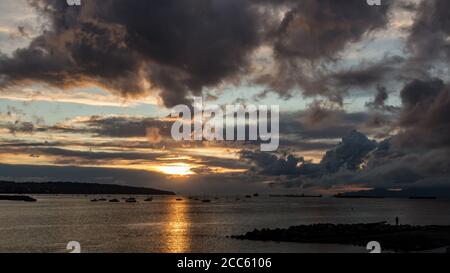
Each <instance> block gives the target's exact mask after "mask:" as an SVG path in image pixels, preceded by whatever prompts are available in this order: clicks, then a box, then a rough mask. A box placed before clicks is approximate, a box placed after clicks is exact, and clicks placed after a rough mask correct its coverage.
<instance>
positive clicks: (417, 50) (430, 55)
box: [408, 0, 450, 63]
mask: <svg viewBox="0 0 450 273" xmlns="http://www.w3.org/2000/svg"><path fill="white" fill-rule="evenodd" d="M417 10H418V15H417V18H416V20H415V21H414V25H413V26H412V29H411V35H410V36H409V38H408V46H409V49H410V51H411V52H412V53H413V55H414V58H415V59H416V60H417V61H420V62H422V63H432V62H433V61H434V60H436V59H438V58H440V57H443V58H447V60H448V61H450V40H449V37H450V21H449V18H450V2H449V1H447V0H429V1H422V2H421V4H420V5H419V7H418V9H417Z"/></svg>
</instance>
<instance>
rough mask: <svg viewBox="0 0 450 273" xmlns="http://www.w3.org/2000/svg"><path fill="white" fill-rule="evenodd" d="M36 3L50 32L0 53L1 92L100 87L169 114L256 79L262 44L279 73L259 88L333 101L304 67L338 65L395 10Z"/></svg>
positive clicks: (215, 2) (306, 2) (356, 2)
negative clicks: (211, 91) (151, 98)
mask: <svg viewBox="0 0 450 273" xmlns="http://www.w3.org/2000/svg"><path fill="white" fill-rule="evenodd" d="M29 3H30V4H31V6H32V7H34V8H35V10H36V11H37V12H38V13H39V14H40V15H41V16H42V17H43V18H44V19H45V20H46V21H47V22H48V23H49V27H48V29H47V30H46V31H44V32H43V33H42V35H40V36H38V37H36V38H34V39H33V40H32V41H31V43H30V45H29V46H28V47H27V48H22V49H18V50H16V51H15V52H13V54H12V56H11V57H10V56H6V55H0V88H2V89H7V88H9V87H11V86H15V85H29V84H31V83H33V82H43V83H46V84H48V85H50V86H56V87H59V88H64V89H67V88H72V87H77V86H86V85H98V86H101V87H103V88H105V89H108V90H111V91H113V92H114V93H116V94H120V95H122V96H124V97H132V98H135V97H139V96H141V95H144V94H149V93H155V91H156V92H159V95H160V97H161V98H162V99H163V102H164V103H165V105H166V106H173V105H175V104H178V103H185V102H187V101H186V97H187V96H188V95H190V94H196V95H198V94H201V91H202V90H203V89H204V88H206V87H215V86H218V85H220V84H222V83H224V82H236V80H240V79H241V78H242V77H243V76H244V77H245V76H246V75H249V74H251V73H252V72H251V70H252V69H251V68H250V67H251V66H249V64H250V62H251V61H254V60H252V56H253V53H254V52H255V50H256V49H259V48H261V47H262V46H268V47H270V48H271V49H272V51H273V53H274V56H273V58H274V60H275V62H276V67H277V71H274V73H273V74H271V75H270V76H263V77H260V78H259V80H258V81H257V82H259V83H264V84H267V85H269V86H271V87H273V88H274V89H275V90H276V91H278V92H281V93H285V94H286V92H288V91H291V90H292V89H294V88H296V87H297V86H300V87H302V88H303V89H305V90H306V92H307V93H309V94H310V95H311V94H317V93H322V94H323V93H325V94H326V95H328V96H333V95H330V94H329V92H331V91H330V90H323V88H322V90H321V89H320V88H319V89H317V90H315V91H313V89H314V86H315V84H313V83H312V82H310V81H309V80H308V79H306V78H307V77H306V75H307V74H308V73H309V72H307V71H304V69H305V68H306V66H303V65H301V64H302V63H304V62H305V61H308V62H316V61H321V62H329V61H332V60H334V59H336V58H337V57H338V55H339V53H340V52H342V51H343V50H344V49H345V48H346V46H347V45H349V44H351V43H355V42H358V41H360V40H361V39H362V38H363V37H364V35H365V34H367V33H369V32H371V31H374V30H377V29H381V28H383V27H385V26H386V24H387V22H388V16H387V13H388V12H387V11H388V9H389V6H390V1H386V0H385V1H383V5H382V6H379V7H378V6H377V7H371V6H368V5H367V4H366V3H365V2H364V1H360V0H348V1H345V2H343V3H340V2H339V3H337V2H336V1H332V0H321V1H315V0H302V1H249V0H248V1H240V0H226V1H224V0H202V1H189V2H188V1H183V0H157V1H146V0H130V1H126V2H125V1H121V0H105V1H101V2H100V1H93V0H85V1H83V4H82V5H81V6H80V7H69V6H68V5H67V4H66V3H65V1H59V0H30V1H29ZM280 16H281V18H280ZM368 72H371V71H368ZM340 77H341V79H339V81H354V80H352V79H349V78H348V77H350V76H347V77H346V78H342V77H343V76H340ZM354 77H355V80H356V81H358V78H359V79H360V80H363V81H367V79H364V77H361V75H360V74H355V75H354ZM369 80H370V79H369ZM316 83H317V82H316ZM311 92H313V93H311ZM336 96H337V95H336Z"/></svg>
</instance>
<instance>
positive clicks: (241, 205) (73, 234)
mask: <svg viewBox="0 0 450 273" xmlns="http://www.w3.org/2000/svg"><path fill="white" fill-rule="evenodd" d="M34 197H35V198H37V199H38V202H37V203H20V202H5V201H0V252H67V250H66V245H67V243H68V242H69V241H78V242H80V244H81V248H82V252H133V253H134V252H177V253H180V252H225V253H226V252H232V253H234V252H297V253H303V252H366V250H365V249H364V248H362V247H353V246H344V245H320V244H297V243H276V242H251V241H238V240H234V239H229V238H227V237H226V236H227V235H233V234H242V233H245V232H247V231H250V230H253V229H255V228H276V227H280V228H283V227H289V226H292V225H301V224H314V223H335V224H338V223H366V222H367V223H370V222H379V221H388V222H390V223H393V222H394V221H395V217H396V216H398V217H399V218H400V222H401V223H402V224H412V225H429V224H440V225H450V201H445V200H442V201H441V200H400V199H361V200H351V199H334V198H317V199H315V198H269V197H258V198H252V199H245V200H240V201H236V200H235V199H234V198H233V199H231V198H230V199H226V198H221V199H220V200H213V201H212V203H201V202H199V201H193V200H192V201H191V200H188V199H186V198H184V200H183V201H176V200H175V199H176V197H154V200H153V202H144V201H143V200H144V199H145V198H144V197H138V198H137V199H138V201H139V202H138V203H135V204H133V203H124V202H123V200H121V201H122V202H121V203H108V202H104V203H91V202H90V199H91V198H94V197H92V196H34ZM97 198H98V196H97ZM110 198H120V197H110Z"/></svg>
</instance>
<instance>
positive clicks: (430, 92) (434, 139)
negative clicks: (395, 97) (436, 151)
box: [395, 79, 450, 148]
mask: <svg viewBox="0 0 450 273" xmlns="http://www.w3.org/2000/svg"><path fill="white" fill-rule="evenodd" d="M401 98H402V102H403V109H402V112H401V116H400V126H401V127H402V128H404V130H403V132H401V133H400V135H399V136H398V137H397V138H396V139H395V142H396V143H397V144H400V145H401V146H403V147H412V148H418V147H431V148H439V147H449V146H450V138H449V137H448V136H449V134H450V87H449V85H446V84H444V82H443V81H442V80H440V79H432V80H428V81H422V80H415V81H413V82H411V83H409V84H407V85H406V86H405V87H404V88H403V90H402V91H401Z"/></svg>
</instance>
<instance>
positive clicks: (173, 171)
mask: <svg viewBox="0 0 450 273" xmlns="http://www.w3.org/2000/svg"><path fill="white" fill-rule="evenodd" d="M192 167H193V166H191V165H188V164H183V163H179V164H178V163H174V164H168V165H163V166H155V170H156V171H158V172H161V173H163V174H168V175H175V176H189V175H193V174H194V172H192V171H191V169H192Z"/></svg>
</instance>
